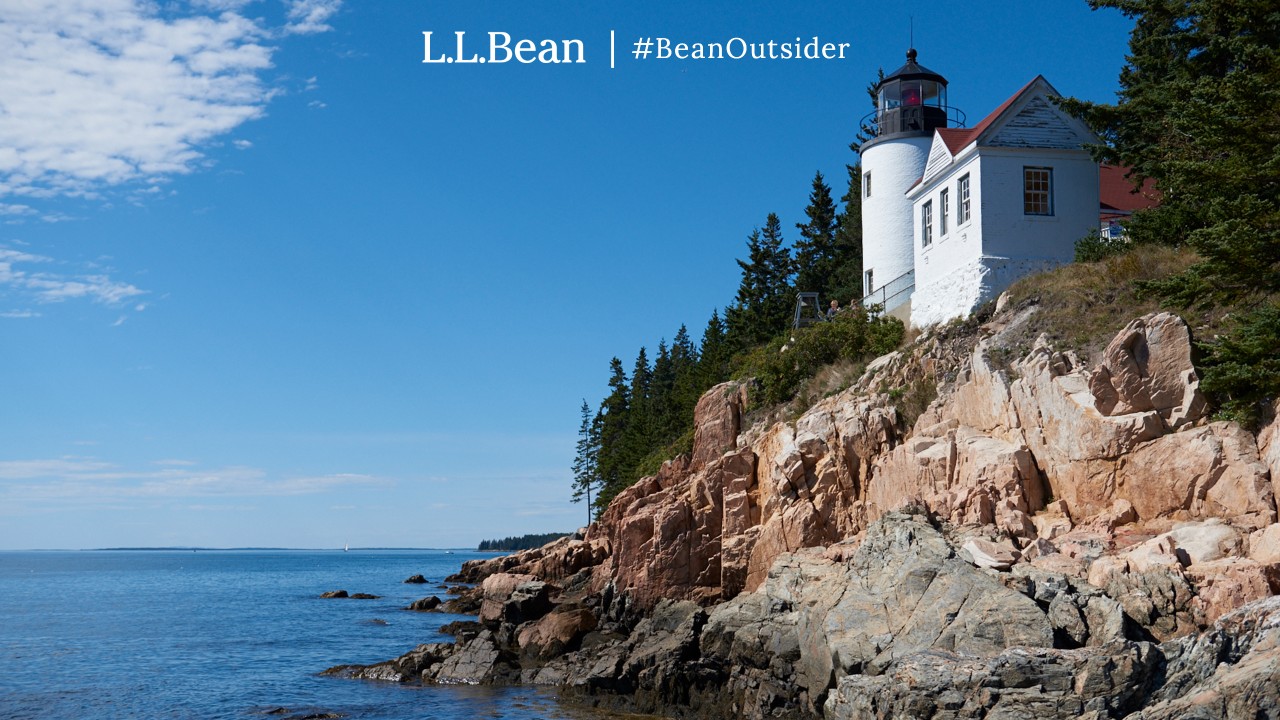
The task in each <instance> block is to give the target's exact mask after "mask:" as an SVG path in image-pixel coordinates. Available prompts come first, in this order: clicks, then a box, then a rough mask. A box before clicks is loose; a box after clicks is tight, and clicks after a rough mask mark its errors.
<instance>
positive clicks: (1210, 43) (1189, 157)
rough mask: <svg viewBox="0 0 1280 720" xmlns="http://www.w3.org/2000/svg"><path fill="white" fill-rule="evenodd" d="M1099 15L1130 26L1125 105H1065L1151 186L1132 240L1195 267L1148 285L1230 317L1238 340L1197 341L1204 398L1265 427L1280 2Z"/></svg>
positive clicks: (1272, 368) (1278, 368) (1275, 379)
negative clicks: (1221, 308) (1156, 196)
mask: <svg viewBox="0 0 1280 720" xmlns="http://www.w3.org/2000/svg"><path fill="white" fill-rule="evenodd" d="M1090 4H1091V5H1092V6H1093V7H1094V8H1095V9H1096V8H1099V7H1108V8H1117V9H1119V10H1120V11H1121V12H1123V13H1124V14H1125V15H1127V16H1129V17H1130V18H1132V19H1133V20H1134V27H1133V32H1132V33H1131V34H1130V36H1129V55H1128V64H1127V65H1126V66H1125V67H1124V68H1123V69H1122V70H1121V72H1120V92H1119V94H1118V97H1119V102H1118V103H1116V104H1114V105H1111V104H1097V103H1088V102H1082V101H1079V100H1066V101H1063V102H1062V106H1063V107H1064V108H1065V109H1067V110H1068V111H1070V112H1073V113H1075V114H1077V115H1078V116H1080V117H1081V118H1083V119H1084V121H1085V122H1086V123H1088V124H1089V125H1090V126H1091V127H1092V128H1093V129H1094V131H1095V132H1097V133H1098V135H1099V136H1100V137H1101V138H1102V140H1103V142H1104V145H1103V146H1101V147H1097V148H1095V156H1096V157H1098V158H1099V159H1100V160H1103V161H1106V162H1111V163H1116V164H1120V165H1126V166H1129V167H1130V168H1132V178H1133V179H1134V180H1135V183H1136V181H1138V180H1141V179H1144V178H1149V179H1151V180H1154V181H1155V186H1156V189H1157V190H1158V192H1159V193H1160V204H1159V205H1158V206H1156V207H1155V208H1152V209H1149V210H1142V211H1138V212H1136V213H1135V214H1134V215H1133V217H1132V218H1131V219H1130V220H1129V222H1127V223H1126V231H1127V233H1128V236H1129V238H1130V239H1131V240H1132V241H1133V242H1134V243H1170V244H1175V245H1183V244H1185V245H1188V246H1190V247H1191V248H1193V249H1194V250H1195V251H1196V253H1197V255H1198V256H1199V261H1198V262H1196V263H1195V264H1194V265H1192V266H1191V267H1190V268H1188V269H1187V270H1186V271H1184V272H1182V273H1179V274H1177V275H1175V276H1173V277H1171V278H1168V279H1166V280H1160V281H1155V282H1151V283H1146V288H1147V289H1149V290H1154V291H1156V292H1158V293H1160V294H1161V295H1163V296H1164V297H1165V298H1166V300H1168V301H1169V302H1171V303H1173V304H1175V305H1181V306H1184V307H1185V306H1190V305H1210V304H1213V303H1224V304H1227V305H1229V306H1231V307H1232V312H1231V318H1232V326H1231V328H1230V330H1229V332H1225V333H1221V334H1220V335H1219V336H1218V337H1215V338H1214V339H1212V340H1210V341H1208V342H1200V343H1197V344H1198V349H1199V350H1200V351H1201V353H1203V355H1202V358H1201V359H1200V360H1199V361H1197V365H1198V366H1200V367H1201V368H1202V369H1203V373H1204V375H1203V378H1204V379H1203V382H1202V384H1201V387H1202V388H1203V389H1204V390H1205V391H1206V392H1207V393H1208V394H1209V395H1210V397H1211V398H1212V399H1213V401H1214V402H1215V403H1216V404H1217V405H1218V408H1219V412H1220V413H1222V414H1224V415H1226V416H1229V417H1233V418H1235V419H1237V420H1239V421H1241V422H1243V423H1245V424H1256V423H1258V422H1259V421H1260V419H1261V418H1262V417H1263V416H1264V415H1265V414H1267V413H1269V412H1270V410H1271V407H1272V402H1273V401H1274V399H1275V398H1276V397H1277V396H1278V395H1280V363H1276V362H1275V361H1274V357H1275V354H1276V345H1275V343H1276V339H1277V338H1280V305H1278V304H1277V301H1276V297H1277V293H1280V5H1278V4H1277V2H1276V0H1265V1H1259V0H1092V1H1091V3H1090Z"/></svg>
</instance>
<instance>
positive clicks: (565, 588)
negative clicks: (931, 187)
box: [330, 305, 1280, 718]
mask: <svg viewBox="0 0 1280 720" xmlns="http://www.w3.org/2000/svg"><path fill="white" fill-rule="evenodd" d="M1036 311H1037V310H1036V307H1035V306H1034V305H1029V306H1026V307H1021V308H1013V309H1010V310H1008V311H1006V312H1003V313H1000V314H997V316H996V317H995V318H994V319H993V320H992V321H991V322H989V323H987V324H985V325H983V326H981V327H978V328H977V329H976V330H973V331H970V332H962V331H960V330H958V329H957V328H956V327H952V328H950V329H944V330H939V331H935V332H934V333H933V334H932V335H927V336H924V337H922V338H920V339H918V340H917V341H916V342H915V343H913V344H912V346H911V347H910V348H908V349H906V350H903V351H901V352H898V353H893V354H891V355H888V356H885V357H882V358H880V359H878V360H876V361H874V362H873V363H871V364H870V365H869V366H868V367H867V369H866V371H865V372H864V373H863V375H862V376H861V377H860V378H859V379H858V380H857V381H856V382H855V383H854V384H853V385H852V386H851V387H849V388H848V389H846V390H844V391H842V392H839V393H837V394H834V395H831V396H830V397H827V398H825V399H823V400H821V401H819V402H817V403H816V404H815V405H813V406H812V407H810V408H809V409H808V410H806V411H805V412H804V413H803V414H801V415H799V417H797V418H796V419H795V420H794V421H782V422H773V423H756V424H752V425H750V426H745V427H744V425H746V424H747V423H746V421H745V420H744V418H745V417H746V407H747V404H748V395H749V392H750V388H749V386H748V385H745V384H740V383H726V384H723V385H719V386H717V387H715V388H712V389H711V390H710V391H708V392H707V393H706V394H705V395H704V396H703V397H702V398H701V400H700V401H699V403H698V405H697V410H696V431H695V439H694V446H693V451H692V453H691V454H690V455H688V456H682V457H680V458H677V459H675V460H672V461H670V462H668V463H666V464H664V465H663V467H662V469H661V470H660V471H659V472H658V473H657V474H656V475H655V476H653V477H647V478H644V479H642V480H641V481H640V482H638V483H637V484H636V485H634V486H632V487H631V488H629V489H627V490H626V491H624V492H622V493H621V494H619V495H618V496H617V497H616V498H615V499H614V501H613V502H612V503H611V504H610V506H609V507H608V509H607V510H606V511H605V512H604V514H603V515H602V516H601V518H600V519H599V521H598V522H596V523H593V524H592V525H591V526H590V527H589V528H586V529H585V530H584V531H582V532H580V533H579V534H577V535H576V536H573V537H569V538H564V539H561V540H558V541H556V542H554V543H551V544H549V545H547V546H545V547H543V548H539V549H536V550H531V551H525V552H522V553H517V554H515V555H510V556H506V557H501V558H493V559H488V560H483V561H471V562H468V563H467V564H466V565H464V566H463V568H462V571H461V572H460V573H459V575H457V576H455V578H453V579H454V580H456V581H460V582H467V583H474V587H473V588H472V589H471V590H468V591H467V592H466V594H465V595H464V596H463V597H462V598H459V599H458V600H454V601H451V602H452V603H454V604H453V607H454V608H463V607H467V606H470V607H478V608H479V617H478V623H476V624H474V625H469V626H466V627H465V628H461V629H459V631H458V634H457V642H456V643H453V644H430V645H422V646H419V647H418V648H416V649H415V650H414V651H412V652H410V653H407V654H406V655H404V656H401V657H400V658H397V659H395V660H392V661H388V662H386V663H379V664H377V665H373V666H344V667H340V668H334V669H332V670H331V671H330V672H333V673H335V674H341V675H347V676H353V677H360V678H368V679H379V680H389V681H400V682H403V681H426V682H521V683H535V684H543V685H551V686H557V687H560V688H562V690H563V692H564V693H565V694H566V695H569V696H573V697H575V698H577V699H579V700H582V701H584V702H589V703H594V704H604V705H610V706H615V707H620V708H625V709H631V710H638V711H642V712H661V713H663V714H669V715H682V716H692V717H705V718H730V717H733V718H736V717H748V718H764V717H827V718H960V717H1001V718H1023V717H1025V718H1056V717H1062V718H1068V717H1071V718H1078V717H1079V718H1124V717H1134V718H1166V717H1167V718H1173V717H1198V718H1228V717H1229V718H1236V717H1241V718H1243V717H1249V718H1253V717H1280V689H1278V688H1280V682H1277V681H1278V680H1280V602H1277V600H1276V598H1274V597H1272V596H1273V595H1275V594H1276V593H1277V591H1280V524H1277V522H1276V520H1277V514H1276V512H1277V508H1276V496H1277V488H1276V483H1277V480H1280V437H1277V436H1278V435H1280V423H1277V422H1273V423H1272V425H1270V426H1269V427H1266V428H1264V429H1263V430H1262V431H1261V432H1260V433H1258V434H1256V435H1255V434H1253V433H1250V432H1248V431H1246V430H1245V429H1243V428H1241V427H1240V426H1238V425H1236V424H1234V423H1229V422H1213V421H1212V420H1211V418H1210V417H1209V416H1208V415H1207V414H1206V404H1205V401H1204V398H1203V397H1202V396H1201V394H1200V391H1199V387H1198V385H1199V379H1198V376H1197V373H1196V370H1195V368H1194V366H1193V364H1192V354H1191V338H1190V333H1189V331H1188V328H1187V326H1186V324H1185V323H1184V322H1183V321H1182V320H1181V319H1180V318H1178V317H1177V316H1174V315H1171V314H1167V313H1160V314H1152V315H1147V316H1144V317H1142V318H1139V319H1136V320H1134V321H1133V322H1131V323H1129V325H1128V326H1127V327H1125V328H1124V329H1123V330H1122V331H1121V332H1120V333H1119V334H1118V335H1117V336H1116V337H1115V339H1114V340H1113V341H1112V342H1111V343H1110V344H1109V345H1108V346H1107V347H1106V349H1105V351H1103V352H1102V353H1101V354H1100V356H1099V357H1098V358H1097V359H1096V361H1095V362H1093V363H1086V362H1084V361H1082V360H1081V359H1080V358H1079V357H1077V356H1076V355H1075V354H1074V353H1072V352H1070V351H1059V350H1057V349H1055V348H1053V347H1051V346H1050V345H1049V343H1048V342H1046V341H1045V340H1044V339H1043V338H1041V340H1040V341H1038V342H1037V343H1035V345H1034V347H1033V348H1032V349H1031V351H1030V352H1028V353H1026V354H1025V355H1023V356H1021V357H1019V358H1017V359H1015V360H1013V361H1012V362H1007V363H1004V362H1002V358H1005V357H1006V356H1007V355H1008V354H1009V347H1010V343H1009V342H1008V338H1010V337H1012V336H1013V335H1015V334H1018V333H1021V334H1024V335H1025V333H1026V332H1027V330H1028V328H1030V327H1033V326H1034V325H1033V324H1034V320H1035V313H1036ZM922 384H923V385H936V386H937V390H938V392H937V399H936V400H934V401H933V402H932V403H930V404H929V405H928V407H927V408H924V409H923V411H917V412H918V416H917V417H914V418H908V417H907V416H906V414H907V411H905V410H904V409H902V408H900V407H899V406H898V403H897V399H898V398H901V397H903V396H904V395H905V393H904V392H903V390H904V389H906V388H911V387H914V386H921V385H922Z"/></svg>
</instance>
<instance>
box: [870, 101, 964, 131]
mask: <svg viewBox="0 0 1280 720" xmlns="http://www.w3.org/2000/svg"><path fill="white" fill-rule="evenodd" d="M967 120H968V118H967V117H965V114H964V111H963V110H961V109H960V108H957V107H951V106H950V105H912V106H901V105H900V106H898V107H894V108H889V109H887V110H879V109H877V110H872V111H871V112H869V113H867V114H866V115H863V116H862V119H861V120H859V121H858V125H859V127H861V128H862V130H863V132H864V133H867V134H869V135H870V136H871V137H873V138H874V137H879V136H880V134H881V126H882V125H885V126H886V127H885V128H884V133H885V134H892V133H896V132H907V131H911V130H922V129H923V128H924V127H925V126H926V125H932V126H933V127H949V128H962V127H964V126H965V122H966V121H967Z"/></svg>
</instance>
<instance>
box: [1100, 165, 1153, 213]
mask: <svg viewBox="0 0 1280 720" xmlns="http://www.w3.org/2000/svg"><path fill="white" fill-rule="evenodd" d="M1128 173H1129V168H1125V167H1118V166H1116V165H1100V166H1098V202H1099V204H1100V205H1101V206H1102V210H1104V211H1105V210H1113V211H1118V212H1119V213H1122V214H1126V215H1127V214H1129V213H1131V212H1133V211H1134V210H1143V209H1145V208H1149V207H1155V206H1156V205H1159V204H1160V193H1159V191H1158V190H1156V184H1155V181H1153V180H1152V179H1151V178H1147V179H1145V180H1143V181H1142V186H1141V187H1139V188H1137V189H1134V187H1133V181H1132V180H1130V179H1129V178H1127V177H1125V175H1127V174H1128Z"/></svg>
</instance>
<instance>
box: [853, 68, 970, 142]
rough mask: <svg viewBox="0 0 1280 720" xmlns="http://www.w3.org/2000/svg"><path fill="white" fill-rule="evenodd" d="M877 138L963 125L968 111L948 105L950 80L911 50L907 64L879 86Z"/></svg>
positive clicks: (926, 133) (927, 132) (876, 117)
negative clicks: (965, 113)
mask: <svg viewBox="0 0 1280 720" xmlns="http://www.w3.org/2000/svg"><path fill="white" fill-rule="evenodd" d="M873 115H874V116H875V122H874V125H873V126H872V127H873V129H874V130H875V136H876V138H882V137H886V136H889V135H930V134H932V133H933V131H934V130H935V129H937V128H945V127H948V126H949V125H950V126H963V125H964V114H963V113H961V112H960V111H959V110H956V109H954V108H951V107H949V106H948V105H947V79H946V78H944V77H942V76H941V75H939V74H938V73H936V72H934V71H932V70H930V69H929V68H927V67H925V66H923V65H921V64H919V63H917V62H916V51H915V48H912V49H910V50H908V51H907V64H906V65H903V66H902V67H900V68H898V69H897V70H894V71H893V73H892V74H890V75H888V76H887V77H885V79H884V80H881V81H880V84H879V85H877V86H876V111H875V112H874V113H873Z"/></svg>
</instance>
